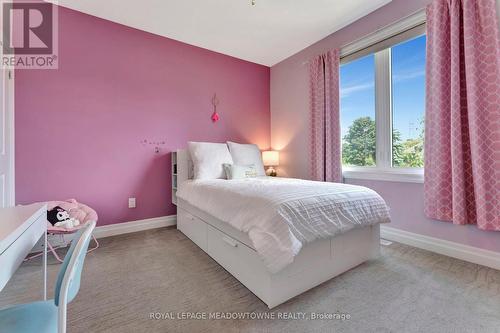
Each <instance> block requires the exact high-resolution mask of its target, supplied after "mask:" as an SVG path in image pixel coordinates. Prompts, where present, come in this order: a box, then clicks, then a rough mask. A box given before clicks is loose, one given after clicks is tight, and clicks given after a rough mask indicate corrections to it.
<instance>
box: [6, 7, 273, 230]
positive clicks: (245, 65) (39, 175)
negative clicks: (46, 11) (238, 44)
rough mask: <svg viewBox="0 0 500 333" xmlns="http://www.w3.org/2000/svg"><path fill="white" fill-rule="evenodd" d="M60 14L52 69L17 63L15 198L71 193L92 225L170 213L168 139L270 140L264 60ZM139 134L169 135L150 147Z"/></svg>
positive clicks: (181, 142)
mask: <svg viewBox="0 0 500 333" xmlns="http://www.w3.org/2000/svg"><path fill="white" fill-rule="evenodd" d="M59 20H60V22H59V49H60V52H59V69H58V70H18V71H16V81H15V94H16V95H15V103H16V111H15V117H16V128H15V131H16V201H17V203H19V204H26V203H30V202H33V201H46V200H56V199H66V198H76V199H77V200H79V201H81V202H84V203H87V204H89V205H90V206H91V207H93V208H95V209H96V210H97V212H98V213H99V217H100V218H99V225H105V224H111V223H119V222H125V221H131V220H137V219H145V218H151V217H157V216H164V215H170V214H175V207H174V206H173V205H172V204H171V203H170V202H171V197H170V188H171V184H170V183H171V181H170V152H171V151H172V150H175V149H177V148H182V147H185V146H186V142H187V141H188V140H206V141H215V142H224V141H226V140H233V141H241V142H254V143H257V144H258V145H259V146H260V147H261V148H268V147H269V136H270V112H269V99H270V96H269V95H270V88H269V80H270V78H269V75H270V73H269V72H270V70H269V68H268V67H265V66H260V65H256V64H253V63H249V62H245V61H242V60H238V59H235V58H232V57H229V56H225V55H222V54H218V53H215V52H211V51H207V50H204V49H201V48H197V47H194V46H190V45H187V44H183V43H180V42H177V41H174V40H171V39H168V38H164V37H160V36H156V35H153V34H149V33H146V32H142V31H139V30H136V29H132V28H128V27H125V26H122V25H119V24H115V23H112V22H109V21H105V20H102V19H99V18H96V17H93V16H89V15H86V14H82V13H79V12H76V11H72V10H69V9H65V8H62V7H60V10H59ZM215 92H216V93H217V96H218V97H219V99H220V105H219V107H218V111H219V114H220V116H221V119H220V120H219V121H218V122H217V123H215V124H214V123H212V121H211V119H210V116H211V115H212V107H211V102H210V101H211V97H212V95H213V94H214V93H215ZM144 139H147V140H151V141H163V140H164V141H165V142H166V144H165V146H163V147H162V150H161V152H160V153H159V154H155V153H154V149H153V146H149V145H147V146H143V145H142V144H141V141H142V140H144ZM129 197H136V198H137V208H135V209H129V208H128V206H127V199H128V198H129Z"/></svg>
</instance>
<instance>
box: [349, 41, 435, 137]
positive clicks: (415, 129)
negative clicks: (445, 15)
mask: <svg viewBox="0 0 500 333" xmlns="http://www.w3.org/2000/svg"><path fill="white" fill-rule="evenodd" d="M391 58H392V91H393V93H392V95H393V97H392V98H393V128H395V129H398V130H399V132H400V133H401V138H402V139H403V140H406V139H408V138H415V137H417V136H418V134H419V128H420V121H421V120H422V119H423V116H424V111H425V36H420V37H417V38H415V39H412V40H409V41H406V42H403V43H401V44H398V45H396V46H393V47H392V54H391ZM374 63H375V57H374V55H373V54H371V55H368V56H366V57H363V58H360V59H357V60H354V61H352V62H350V63H347V64H344V65H342V66H341V67H340V121H341V129H342V137H343V136H344V135H345V134H346V133H347V131H348V129H349V126H350V125H351V124H352V122H353V121H354V120H355V119H357V118H359V117H366V116H369V117H371V118H372V119H375V85H374V83H375V66H374Z"/></svg>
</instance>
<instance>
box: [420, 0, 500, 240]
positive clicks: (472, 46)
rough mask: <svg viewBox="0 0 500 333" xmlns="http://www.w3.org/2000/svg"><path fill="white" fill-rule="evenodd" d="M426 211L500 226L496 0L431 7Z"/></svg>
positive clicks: (459, 0)
mask: <svg viewBox="0 0 500 333" xmlns="http://www.w3.org/2000/svg"><path fill="white" fill-rule="evenodd" d="M427 43H428V45H427V69H426V73H427V100H426V116H425V182H424V192H425V213H426V215H427V216H428V217H429V218H433V219H438V220H445V221H453V223H455V224H477V226H478V227H479V228H480V229H483V230H496V231H499V230H500V38H499V31H498V22H497V16H496V8H495V0H435V1H433V2H432V3H431V4H430V5H429V6H428V7H427Z"/></svg>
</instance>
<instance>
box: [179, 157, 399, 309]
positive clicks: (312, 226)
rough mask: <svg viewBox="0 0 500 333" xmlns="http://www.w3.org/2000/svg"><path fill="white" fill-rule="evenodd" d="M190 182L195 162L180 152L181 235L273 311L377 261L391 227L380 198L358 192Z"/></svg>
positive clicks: (266, 181)
mask: <svg viewBox="0 0 500 333" xmlns="http://www.w3.org/2000/svg"><path fill="white" fill-rule="evenodd" d="M192 178H193V175H192V162H191V158H190V154H189V152H188V151H187V150H178V151H177V185H178V191H177V228H178V229H179V230H180V231H181V232H182V233H183V234H185V235H186V236H187V237H188V238H189V239H191V240H192V241H193V242H194V243H195V244H196V245H198V246H199V247H200V248H201V249H202V250H203V251H205V252H206V253H207V254H208V255H209V256H211V257H212V258H213V259H214V260H215V261H217V262H218V263H219V264H220V265H221V266H222V267H224V268H225V269H226V270H227V271H228V272H229V273H231V274H232V275H233V276H234V277H235V278H236V279H238V280H239V281H240V282H241V283H242V284H243V285H245V286H246V287H247V288H248V289H249V290H250V291H252V292H253V293H254V294H255V295H256V296H257V297H259V298H260V299H261V300H262V301H263V302H264V303H265V304H266V305H267V306H268V307H269V308H273V307H276V306H277V305H279V304H282V303H283V302H285V301H287V300H289V299H291V298H293V297H295V296H297V295H299V294H301V293H303V292H304V291H307V290H308V289H311V288H313V287H315V286H317V285H319V284H321V283H323V282H325V281H327V280H329V279H331V278H333V277H335V276H337V275H339V274H341V273H343V272H345V271H347V270H349V269H351V268H353V267H355V266H357V265H359V264H361V263H363V262H365V261H367V260H369V259H372V258H375V257H377V256H378V255H379V246H380V229H379V224H380V223H386V222H389V221H390V219H389V214H388V208H387V206H386V205H385V202H384V201H383V200H382V199H381V198H380V197H379V196H378V194H376V193H375V192H373V191H372V190H369V189H366V188H363V187H359V186H352V185H345V184H334V183H320V182H311V181H304V180H298V179H286V178H281V179H280V178H273V177H257V178H254V179H242V180H225V179H210V180H192ZM328 200H330V201H328ZM354 203H355V204H354Z"/></svg>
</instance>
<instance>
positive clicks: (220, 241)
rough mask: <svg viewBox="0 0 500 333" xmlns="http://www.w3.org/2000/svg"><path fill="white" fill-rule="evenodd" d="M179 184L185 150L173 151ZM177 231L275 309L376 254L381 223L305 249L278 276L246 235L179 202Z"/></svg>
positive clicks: (186, 172)
mask: <svg viewBox="0 0 500 333" xmlns="http://www.w3.org/2000/svg"><path fill="white" fill-rule="evenodd" d="M176 158H177V184H178V186H182V182H183V181H186V180H188V179H191V178H192V163H191V161H190V158H189V154H188V152H187V151H186V150H184V149H181V150H178V151H177V157H176ZM177 229H179V230H180V231H181V232H182V233H183V234H184V235H186V236H187V237H188V238H190V239H191V240H192V241H193V242H194V243H195V244H196V245H198V246H199V247H200V248H201V249H202V250H203V251H205V252H206V253H207V254H208V255H209V256H210V257H212V258H213V259H214V260H215V261H217V262H218V263H219V264H220V265H221V266H222V267H224V269H225V270H226V271H228V272H229V273H231V274H232V275H233V276H234V277H235V278H236V279H238V280H239V281H240V282H241V283H242V284H243V285H244V286H245V287H247V288H248V289H249V290H250V291H251V292H253V293H254V294H255V295H256V296H257V297H258V298H260V299H261V300H262V301H263V302H264V303H266V304H267V306H268V307H269V308H274V307H276V306H278V305H280V304H282V303H284V302H285V301H287V300H289V299H291V298H293V297H295V296H297V295H300V294H301V293H303V292H305V291H306V290H309V289H311V288H313V287H315V286H317V285H319V284H321V283H323V282H325V281H328V280H330V279H331V278H333V277H335V276H337V275H339V274H342V273H344V272H346V271H348V270H349V269H351V268H353V267H355V266H357V265H359V264H361V263H363V262H365V261H366V260H369V259H372V258H376V257H377V256H378V255H379V253H380V228H379V225H378V224H377V225H373V226H368V227H364V228H360V229H354V230H351V231H348V232H346V233H343V234H341V235H337V236H335V237H332V238H328V239H322V240H318V241H315V242H313V243H310V244H307V245H305V246H304V247H303V248H302V250H301V251H300V253H299V254H298V256H297V257H296V258H295V260H294V262H293V263H292V264H290V265H289V266H287V267H286V268H285V269H283V270H282V271H280V272H278V273H277V274H271V273H270V272H269V271H268V270H267V269H266V267H265V266H264V264H263V263H262V261H261V259H260V257H259V255H258V254H257V252H256V251H255V249H254V248H253V246H252V242H251V241H250V239H249V238H248V236H247V235H246V234H245V233H243V232H241V231H239V230H237V229H235V228H234V227H232V226H230V225H229V224H227V223H225V222H222V221H220V220H218V219H216V218H214V217H213V216H211V215H209V214H207V213H205V212H203V211H202V210H200V209H198V208H196V207H194V206H192V205H190V204H189V203H187V202H185V201H184V200H182V199H180V198H178V199H177Z"/></svg>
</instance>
